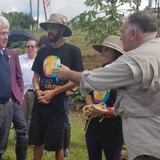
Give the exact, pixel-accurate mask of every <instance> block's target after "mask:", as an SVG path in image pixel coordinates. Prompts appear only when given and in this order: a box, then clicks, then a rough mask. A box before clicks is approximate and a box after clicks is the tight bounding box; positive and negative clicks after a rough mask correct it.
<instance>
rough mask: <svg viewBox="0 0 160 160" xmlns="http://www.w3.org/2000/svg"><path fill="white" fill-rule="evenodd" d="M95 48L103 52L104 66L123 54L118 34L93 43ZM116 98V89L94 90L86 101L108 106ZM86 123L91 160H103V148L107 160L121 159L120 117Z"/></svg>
mask: <svg viewBox="0 0 160 160" xmlns="http://www.w3.org/2000/svg"><path fill="white" fill-rule="evenodd" d="M93 48H94V49H95V50H96V51H98V52H99V53H101V54H102V57H103V66H105V65H107V64H110V63H112V62H113V61H115V60H116V59H117V58H118V57H119V56H121V55H122V54H123V50H122V43H121V41H120V37H118V36H108V37H107V38H106V39H105V40H104V42H103V43H102V45H93ZM115 99H116V90H115V89H114V90H113V89H111V90H106V91H94V92H91V93H90V94H88V95H87V96H86V103H87V104H89V105H91V104H99V103H103V104H105V105H106V106H107V107H112V106H113V105H114V102H115ZM93 114H94V113H93ZM103 115H104V113H103ZM93 116H95V115H93ZM86 124H87V125H86V126H88V127H87V128H86V135H85V136H86V144H87V150H88V155H89V160H101V159H102V150H103V151H104V154H105V157H106V159H107V160H120V159H121V149H122V145H123V136H122V124H121V119H120V117H115V116H111V117H105V118H104V119H103V120H102V119H101V118H100V117H95V118H91V119H89V120H88V121H87V123H86Z"/></svg>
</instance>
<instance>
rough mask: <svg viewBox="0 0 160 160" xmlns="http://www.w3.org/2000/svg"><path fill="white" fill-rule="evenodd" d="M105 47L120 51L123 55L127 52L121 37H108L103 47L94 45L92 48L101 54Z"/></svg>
mask: <svg viewBox="0 0 160 160" xmlns="http://www.w3.org/2000/svg"><path fill="white" fill-rule="evenodd" d="M103 46H105V47H109V48H112V49H114V50H116V51H119V52H120V53H122V54H124V53H125V51H123V44H122V41H121V40H120V37H119V36H113V35H111V36H108V37H107V38H106V39H105V40H104V41H103V43H102V44H101V45H92V47H93V48H94V49H95V50H96V51H98V52H100V53H101V52H102V47H103Z"/></svg>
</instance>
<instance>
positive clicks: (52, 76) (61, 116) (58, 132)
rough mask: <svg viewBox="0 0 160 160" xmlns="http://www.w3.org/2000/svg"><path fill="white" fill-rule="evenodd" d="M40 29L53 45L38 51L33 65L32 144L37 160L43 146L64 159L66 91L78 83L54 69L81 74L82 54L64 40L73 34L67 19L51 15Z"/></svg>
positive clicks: (30, 138)
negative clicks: (68, 79) (60, 75)
mask: <svg viewBox="0 0 160 160" xmlns="http://www.w3.org/2000/svg"><path fill="white" fill-rule="evenodd" d="M40 26H41V27H42V28H43V29H45V30H47V31H48V39H49V42H50V44H49V45H48V46H47V47H44V48H41V49H40V50H39V51H38V54H37V57H36V59H35V61H34V64H33V66H32V70H33V71H34V76H33V85H34V89H35V93H36V96H37V98H36V100H35V104H34V107H33V111H32V119H31V125H30V130H29V144H33V145H35V153H34V156H35V157H34V158H35V159H36V160H41V159H42V155H43V146H44V149H46V150H48V151H55V153H56V156H55V157H56V160H63V158H64V154H63V143H64V129H65V126H64V121H65V108H64V100H65V96H66V91H67V90H70V89H72V88H73V87H75V84H74V83H72V82H70V81H63V80H60V79H59V78H58V77H57V75H56V73H55V72H54V69H56V68H57V67H60V65H61V64H64V65H66V66H68V67H69V68H71V69H73V70H76V71H82V70H83V65H82V58H81V52H80V49H79V48H78V47H75V46H73V45H70V44H67V43H65V41H64V39H63V37H69V36H71V34H72V32H71V30H70V28H69V27H68V26H67V18H66V17H65V16H63V15H60V14H52V15H51V17H50V19H49V20H48V21H47V22H44V23H41V24H40Z"/></svg>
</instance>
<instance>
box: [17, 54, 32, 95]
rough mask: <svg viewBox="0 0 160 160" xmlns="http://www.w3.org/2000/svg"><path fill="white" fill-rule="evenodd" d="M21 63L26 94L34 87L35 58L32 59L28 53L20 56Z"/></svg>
mask: <svg viewBox="0 0 160 160" xmlns="http://www.w3.org/2000/svg"><path fill="white" fill-rule="evenodd" d="M19 60H20V65H21V69H22V74H23V81H24V94H25V93H26V91H27V90H28V89H33V84H32V78H33V74H34V72H33V71H32V70H31V68H32V65H33V62H34V59H30V58H28V56H27V53H25V54H23V55H20V56H19Z"/></svg>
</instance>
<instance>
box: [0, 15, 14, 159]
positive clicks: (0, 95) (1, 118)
mask: <svg viewBox="0 0 160 160" xmlns="http://www.w3.org/2000/svg"><path fill="white" fill-rule="evenodd" d="M9 28H10V24H9V22H8V20H7V19H6V18H5V17H3V16H0V160H1V159H2V155H3V153H4V152H5V150H6V148H7V143H8V137H9V131H10V127H11V122H12V117H13V108H12V106H11V105H10V103H9V99H10V96H11V71H10V66H9V63H8V56H7V54H5V50H4V49H5V48H6V45H7V40H8V32H9Z"/></svg>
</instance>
